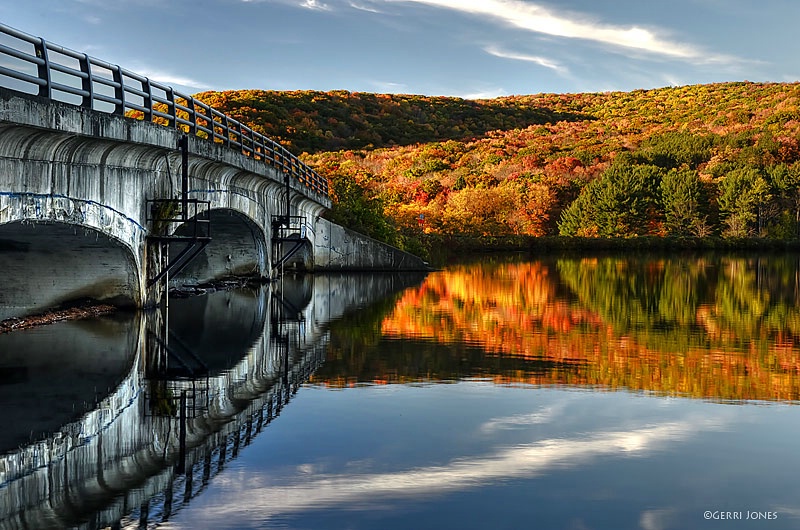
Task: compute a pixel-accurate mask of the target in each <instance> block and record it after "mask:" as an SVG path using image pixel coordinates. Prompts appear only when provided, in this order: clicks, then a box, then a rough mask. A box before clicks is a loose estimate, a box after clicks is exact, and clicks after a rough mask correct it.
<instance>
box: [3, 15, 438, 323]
mask: <svg viewBox="0 0 800 530" xmlns="http://www.w3.org/2000/svg"><path fill="white" fill-rule="evenodd" d="M0 34H2V35H3V37H4V40H3V44H0V65H1V66H0V271H2V272H3V283H2V285H3V287H2V288H0V319H4V318H8V317H12V316H23V315H25V314H31V313H36V312H39V311H41V310H44V309H46V308H49V307H53V306H56V305H59V304H64V303H67V302H70V301H73V300H79V299H84V298H91V299H96V300H104V301H109V302H111V303H115V304H118V305H131V306H137V307H143V306H148V305H153V304H155V303H157V302H158V300H159V299H160V298H161V295H162V293H163V291H164V288H165V286H167V285H173V286H175V285H177V284H186V283H200V282H206V281H210V280H215V279H220V278H224V277H228V276H252V277H255V278H261V279H264V280H268V279H271V278H274V277H276V276H277V275H278V271H279V269H280V268H283V267H295V268H304V269H306V270H310V271H320V270H404V269H405V270H420V269H424V268H425V264H424V263H423V262H422V261H421V260H419V259H418V258H416V257H414V256H412V255H410V254H407V253H404V252H401V251H399V250H397V249H394V248H392V247H389V246H387V245H384V244H381V243H378V242H376V241H373V240H371V239H369V238H366V237H365V236H362V235H360V234H357V233H354V232H351V231H348V230H346V229H344V228H342V227H339V226H337V225H335V224H333V223H331V222H329V221H327V220H325V219H324V218H323V217H321V215H322V214H323V212H324V211H325V210H326V209H327V208H329V207H330V204H331V203H330V199H329V197H328V190H327V181H326V180H325V179H324V178H322V177H321V176H320V175H318V174H317V173H316V172H314V171H313V170H312V169H311V168H309V167H307V166H305V165H304V164H302V163H301V162H300V161H299V160H298V159H297V158H296V157H295V156H294V155H292V154H291V153H289V152H288V151H286V150H285V149H284V148H282V147H281V146H280V145H278V144H277V143H275V142H274V141H272V140H271V139H269V138H266V137H264V136H262V135H260V134H258V133H257V132H255V131H253V130H252V129H250V128H249V127H247V126H245V125H244V124H241V123H239V122H238V121H236V120H234V119H233V118H230V117H228V116H225V115H223V114H222V113H220V112H218V111H216V110H215V109H212V108H210V107H208V106H207V105H205V104H203V103H202V102H200V101H197V100H195V99H193V98H192V97H190V96H187V95H184V94H181V93H179V92H177V91H175V90H173V89H172V88H171V87H168V86H164V85H160V84H158V83H156V82H154V81H152V80H149V79H147V78H145V77H142V76H139V75H137V74H135V73H133V72H129V71H127V70H124V69H122V68H120V67H119V66H116V65H111V64H108V63H105V62H103V61H100V60H98V59H94V58H92V57H89V56H88V55H86V54H82V53H78V52H74V51H71V50H68V49H65V48H63V47H60V46H56V45H53V44H50V43H47V42H46V41H44V39H41V38H37V37H33V36H30V35H27V34H24V33H22V32H19V31H17V30H14V29H12V28H9V27H7V26H3V25H0Z"/></svg>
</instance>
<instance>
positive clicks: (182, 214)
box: [147, 196, 211, 287]
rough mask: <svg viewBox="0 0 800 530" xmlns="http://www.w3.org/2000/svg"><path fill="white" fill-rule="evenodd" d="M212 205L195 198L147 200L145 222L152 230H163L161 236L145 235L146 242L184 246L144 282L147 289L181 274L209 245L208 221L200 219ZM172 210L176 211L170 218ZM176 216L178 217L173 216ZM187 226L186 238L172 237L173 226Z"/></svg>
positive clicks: (209, 231)
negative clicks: (188, 232) (164, 279)
mask: <svg viewBox="0 0 800 530" xmlns="http://www.w3.org/2000/svg"><path fill="white" fill-rule="evenodd" d="M210 205H211V203H210V202H209V201H201V200H198V199H189V198H187V197H185V196H184V197H182V198H180V199H149V200H148V201H147V222H148V224H149V225H150V226H151V227H154V226H157V225H159V226H160V227H161V228H162V229H163V232H164V233H163V234H153V235H149V236H147V239H148V240H149V241H154V242H160V243H167V244H171V243H184V244H186V246H185V247H184V248H183V250H181V252H180V253H179V254H178V255H177V256H176V257H175V259H174V260H170V262H169V263H168V264H167V266H166V267H164V269H163V270H161V271H159V272H158V274H156V275H155V276H154V277H153V278H151V279H150V280H149V281H148V282H147V286H148V287H150V286H152V285H155V284H156V283H157V282H158V281H159V280H161V279H162V278H164V277H166V276H167V275H168V274H169V275H173V276H174V275H176V274H178V273H179V272H181V271H182V270H183V269H184V268H185V267H186V266H187V265H188V264H189V263H190V262H191V261H192V260H193V259H194V258H195V257H196V256H197V255H198V254H200V252H202V251H203V249H204V248H206V246H208V244H209V243H210V242H211V220H210V219H209V218H207V217H205V218H204V217H203V214H205V213H206V212H208V210H209V207H210ZM173 208H178V211H176V212H172V213H170V214H169V215H164V214H163V212H165V211H166V212H169V211H171V210H172V209H173ZM176 214H177V215H176ZM184 223H186V224H188V225H189V226H190V227H191V233H190V234H189V235H185V236H176V235H172V233H173V230H172V226H171V225H173V224H184Z"/></svg>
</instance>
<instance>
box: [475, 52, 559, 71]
mask: <svg viewBox="0 0 800 530" xmlns="http://www.w3.org/2000/svg"><path fill="white" fill-rule="evenodd" d="M483 50H484V51H485V52H486V53H488V54H489V55H494V56H495V57H500V58H502V59H512V60H515V61H526V62H529V63H535V64H538V65H539V66H543V67H545V68H550V69H551V70H555V71H556V72H561V73H568V72H569V70H568V69H567V68H566V67H565V66H562V65H561V64H559V63H558V62H557V61H552V60H550V59H547V58H546V57H539V56H536V55H525V54H522V53H516V52H509V51H506V50H502V49H500V48H497V47H495V46H487V47H486V48H484V49H483Z"/></svg>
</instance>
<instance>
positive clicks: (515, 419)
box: [481, 404, 564, 432]
mask: <svg viewBox="0 0 800 530" xmlns="http://www.w3.org/2000/svg"><path fill="white" fill-rule="evenodd" d="M563 410H564V406H563V404H560V405H558V406H556V405H551V406H549V407H542V408H541V409H540V410H539V411H538V412H532V413H530V414H516V415H514V416H506V417H504V418H497V419H493V420H489V421H487V422H485V423H484V424H483V425H481V431H482V432H495V431H500V430H509V429H516V428H520V427H525V426H526V425H540V424H543V423H550V422H551V421H552V420H553V418H554V417H556V416H557V415H558V413H559V412H561V411H563Z"/></svg>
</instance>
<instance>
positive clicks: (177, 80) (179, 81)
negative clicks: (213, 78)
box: [133, 68, 212, 90]
mask: <svg viewBox="0 0 800 530" xmlns="http://www.w3.org/2000/svg"><path fill="white" fill-rule="evenodd" d="M133 70H134V71H136V72H137V73H139V74H141V75H143V76H145V77H148V78H150V79H152V80H153V81H157V82H159V83H163V84H165V85H169V86H172V87H175V86H182V87H188V88H193V89H197V90H210V89H211V88H212V87H211V86H210V85H207V84H205V83H203V82H201V81H198V80H196V79H192V78H190V77H182V76H179V75H175V74H172V73H169V72H164V71H160V70H150V69H148V68H134V69H133Z"/></svg>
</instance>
